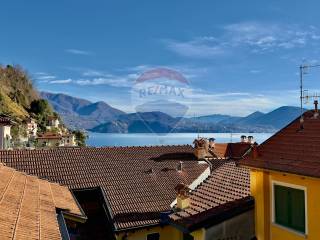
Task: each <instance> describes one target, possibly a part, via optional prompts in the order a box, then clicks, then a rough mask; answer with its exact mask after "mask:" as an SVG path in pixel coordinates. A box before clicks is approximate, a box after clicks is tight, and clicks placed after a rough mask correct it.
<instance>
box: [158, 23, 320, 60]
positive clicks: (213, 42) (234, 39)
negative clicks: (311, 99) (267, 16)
mask: <svg viewBox="0 0 320 240" xmlns="http://www.w3.org/2000/svg"><path fill="white" fill-rule="evenodd" d="M318 39H320V32H319V31H318V29H317V28H315V27H313V26H307V27H306V26H299V25H284V24H274V23H261V22H242V23H236V24H230V25H226V26H223V27H222V33H221V34H220V35H217V36H203V37H197V38H194V39H191V40H188V41H178V40H172V39H171V40H164V43H165V44H166V46H167V48H168V49H169V50H171V51H173V52H175V53H178V54H179V55H182V56H187V57H195V58H212V57H217V56H223V55H226V54H231V53H232V52H234V51H235V50H246V52H251V53H265V52H273V51H275V50H288V49H292V48H302V47H305V46H307V45H308V44H309V43H313V44H318V42H317V40H318Z"/></svg>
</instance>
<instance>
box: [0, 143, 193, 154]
mask: <svg viewBox="0 0 320 240" xmlns="http://www.w3.org/2000/svg"><path fill="white" fill-rule="evenodd" d="M162 147H192V145H191V144H176V145H175V144H171V145H144V146H101V147H94V146H85V147H77V146H75V147H56V148H35V149H13V150H4V149H1V150H0V153H1V152H12V153H16V152H48V151H57V150H62V151H65V150H78V149H88V150H89V149H117V148H118V149H124V148H136V149H139V148H162Z"/></svg>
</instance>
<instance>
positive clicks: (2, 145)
mask: <svg viewBox="0 0 320 240" xmlns="http://www.w3.org/2000/svg"><path fill="white" fill-rule="evenodd" d="M11 126H12V120H11V119H10V118H9V117H6V116H0V150H1V149H9V148H10V147H11Z"/></svg>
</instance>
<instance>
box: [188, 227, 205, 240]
mask: <svg viewBox="0 0 320 240" xmlns="http://www.w3.org/2000/svg"><path fill="white" fill-rule="evenodd" d="M191 235H192V236H193V238H194V240H204V239H205V236H206V230H205V229H204V228H201V229H199V230H197V231H194V232H192V233H191Z"/></svg>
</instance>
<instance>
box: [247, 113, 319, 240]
mask: <svg viewBox="0 0 320 240" xmlns="http://www.w3.org/2000/svg"><path fill="white" fill-rule="evenodd" d="M319 143H320V119H319V118H318V112H317V110H315V111H307V112H305V113H304V114H303V116H302V118H297V119H296V120H294V121H293V122H292V123H290V124H289V125H288V126H286V127H285V128H283V129H282V130H280V131H279V132H278V133H276V134H275V135H273V136H272V137H270V138H269V139H268V140H267V141H265V142H264V143H262V144H261V145H259V146H258V147H254V148H252V150H251V153H250V154H249V155H248V156H247V157H246V158H245V159H244V160H243V161H242V162H241V164H243V165H245V166H248V167H249V168H250V181H251V183H250V189H251V194H252V196H253V197H254V199H255V226H256V236H257V238H258V239H259V240H269V239H273V240H282V239H292V240H302V239H309V240H316V239H320V231H319V217H320V206H319V204H318V203H319V201H320V149H319Z"/></svg>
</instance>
